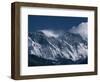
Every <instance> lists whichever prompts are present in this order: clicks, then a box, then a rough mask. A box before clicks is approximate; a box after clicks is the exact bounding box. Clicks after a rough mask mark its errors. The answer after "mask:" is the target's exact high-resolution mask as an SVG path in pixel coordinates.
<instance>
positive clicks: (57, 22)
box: [28, 15, 88, 32]
mask: <svg viewBox="0 0 100 82" xmlns="http://www.w3.org/2000/svg"><path fill="white" fill-rule="evenodd" d="M87 21H88V19H87V17H61V16H41V15H28V32H34V31H37V30H43V29H51V30H66V31H67V30H69V29H71V28H72V27H73V26H78V25H79V24H80V23H82V22H87Z"/></svg>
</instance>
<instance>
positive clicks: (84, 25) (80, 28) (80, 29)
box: [70, 22, 88, 40]
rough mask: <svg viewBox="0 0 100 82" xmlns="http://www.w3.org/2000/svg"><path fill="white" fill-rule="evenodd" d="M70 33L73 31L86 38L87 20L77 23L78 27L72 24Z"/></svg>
mask: <svg viewBox="0 0 100 82" xmlns="http://www.w3.org/2000/svg"><path fill="white" fill-rule="evenodd" d="M70 32H71V33H75V34H80V35H81V36H82V37H83V39H85V40H86V39H87V38H88V24H87V22H82V23H80V24H79V25H78V27H75V26H73V27H72V29H70Z"/></svg>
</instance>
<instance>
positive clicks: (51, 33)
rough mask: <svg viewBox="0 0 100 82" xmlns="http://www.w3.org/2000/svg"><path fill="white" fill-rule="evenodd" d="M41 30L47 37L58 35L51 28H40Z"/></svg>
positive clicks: (56, 36)
mask: <svg viewBox="0 0 100 82" xmlns="http://www.w3.org/2000/svg"><path fill="white" fill-rule="evenodd" d="M41 32H43V33H44V34H45V35H46V36H47V37H55V38H58V37H59V35H58V34H57V33H55V32H54V31H52V30H41Z"/></svg>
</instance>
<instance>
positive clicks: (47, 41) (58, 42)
mask: <svg viewBox="0 0 100 82" xmlns="http://www.w3.org/2000/svg"><path fill="white" fill-rule="evenodd" d="M87 63H88V40H87V39H84V38H83V36H81V35H80V34H77V33H72V32H68V31H66V32H63V33H62V34H61V35H60V34H59V33H54V31H53V32H52V31H51V30H50V31H49V30H39V31H36V32H29V33H28V66H47V65H70V64H87Z"/></svg>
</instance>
